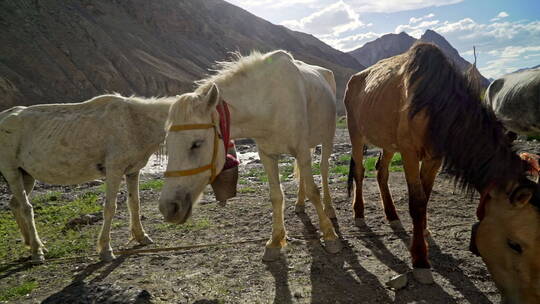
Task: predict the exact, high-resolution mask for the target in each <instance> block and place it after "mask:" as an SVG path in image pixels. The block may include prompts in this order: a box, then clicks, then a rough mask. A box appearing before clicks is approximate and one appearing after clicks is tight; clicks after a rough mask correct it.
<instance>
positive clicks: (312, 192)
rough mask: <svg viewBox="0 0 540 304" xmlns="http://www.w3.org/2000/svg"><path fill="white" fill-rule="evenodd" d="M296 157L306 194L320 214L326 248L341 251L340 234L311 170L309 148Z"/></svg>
mask: <svg viewBox="0 0 540 304" xmlns="http://www.w3.org/2000/svg"><path fill="white" fill-rule="evenodd" d="M296 159H297V161H298V168H299V169H300V174H301V176H302V179H303V180H304V187H305V189H306V195H307V197H308V198H309V200H310V201H311V203H313V206H314V207H315V210H316V211H317V215H318V216H319V225H320V227H321V230H322V233H323V239H324V241H325V245H326V250H327V251H328V252H330V253H337V252H339V251H341V243H340V242H339V239H338V236H337V234H336V232H335V231H334V226H333V225H332V222H331V221H330V219H329V218H328V216H327V215H326V213H325V211H324V207H323V205H322V203H321V194H320V193H319V189H318V188H317V185H316V184H315V181H314V179H313V173H312V172H311V153H310V151H309V149H305V151H301V152H300V153H298V155H297V156H296Z"/></svg>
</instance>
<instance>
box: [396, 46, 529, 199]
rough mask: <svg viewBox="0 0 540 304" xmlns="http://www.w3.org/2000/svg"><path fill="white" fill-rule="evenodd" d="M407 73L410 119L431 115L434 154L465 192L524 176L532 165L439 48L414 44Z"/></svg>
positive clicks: (428, 130)
mask: <svg viewBox="0 0 540 304" xmlns="http://www.w3.org/2000/svg"><path fill="white" fill-rule="evenodd" d="M403 71H404V77H405V87H406V88H407V91H408V94H409V98H411V102H410V109H409V115H410V116H409V117H410V118H413V117H414V116H415V115H416V114H418V113H419V112H421V111H424V113H425V114H427V117H428V119H429V121H428V127H427V134H426V136H427V137H428V139H427V140H428V142H430V144H431V148H432V152H433V153H434V154H435V155H437V156H438V157H442V158H443V169H444V170H446V171H447V172H448V173H450V174H451V175H453V176H454V182H455V183H456V184H457V185H458V186H459V187H460V188H461V189H462V190H466V192H468V193H469V194H472V193H473V191H474V189H476V190H479V191H480V190H483V189H484V188H485V187H486V186H487V185H488V184H490V183H492V182H497V183H505V182H508V181H511V180H520V179H521V178H522V177H524V176H525V173H526V171H527V170H528V164H527V163H525V162H524V161H522V160H521V159H520V158H519V156H518V155H517V154H516V153H515V151H514V150H513V148H512V145H511V143H510V140H509V139H508V138H507V136H506V135H505V134H504V129H503V126H502V124H501V123H500V122H499V121H498V120H497V119H496V117H495V114H494V113H493V111H492V110H491V109H489V108H487V107H486V106H485V105H484V104H483V103H482V102H481V100H480V96H477V94H475V93H474V92H473V91H472V90H471V86H470V84H469V83H468V82H467V80H466V78H465V77H464V76H463V75H462V73H460V72H458V71H457V69H456V68H455V67H454V65H453V64H452V63H450V62H449V61H448V59H447V58H446V56H445V55H444V54H443V53H442V51H441V50H440V49H439V48H438V47H436V46H435V45H433V44H428V43H418V44H415V45H413V47H411V49H410V50H409V51H408V53H407V61H406V63H405V65H404V67H403Z"/></svg>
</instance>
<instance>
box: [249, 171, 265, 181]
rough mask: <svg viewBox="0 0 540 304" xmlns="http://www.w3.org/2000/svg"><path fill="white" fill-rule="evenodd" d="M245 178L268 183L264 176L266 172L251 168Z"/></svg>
mask: <svg viewBox="0 0 540 304" xmlns="http://www.w3.org/2000/svg"><path fill="white" fill-rule="evenodd" d="M247 176H250V177H255V178H256V179H258V180H259V182H261V183H267V182H268V176H267V175H266V172H264V169H258V168H251V169H249V171H248V172H247Z"/></svg>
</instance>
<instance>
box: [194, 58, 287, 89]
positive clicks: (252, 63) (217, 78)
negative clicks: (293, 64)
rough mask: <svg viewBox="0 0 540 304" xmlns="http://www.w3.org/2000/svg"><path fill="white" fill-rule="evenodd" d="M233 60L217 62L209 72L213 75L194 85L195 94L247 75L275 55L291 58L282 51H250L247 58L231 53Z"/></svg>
mask: <svg viewBox="0 0 540 304" xmlns="http://www.w3.org/2000/svg"><path fill="white" fill-rule="evenodd" d="M231 54H232V57H233V60H231V61H217V62H216V64H215V66H214V68H213V69H211V70H210V71H213V72H216V74H214V75H210V76H208V77H206V78H203V79H201V80H198V81H196V82H195V84H197V85H198V87H197V89H196V90H195V92H196V93H202V92H205V91H207V90H208V89H209V88H210V87H211V86H212V83H215V82H219V83H226V82H228V81H230V80H231V79H233V78H234V77H235V76H236V75H241V74H245V73H249V72H250V71H252V70H254V69H256V67H257V66H258V65H260V64H261V63H263V62H265V61H269V62H271V61H272V59H271V58H273V57H274V56H275V55H278V56H280V55H285V56H287V57H289V58H290V59H291V60H293V59H294V58H293V56H292V55H291V54H290V53H289V52H287V51H284V50H276V51H272V52H268V53H261V52H259V51H257V50H253V51H251V53H250V54H249V55H247V56H242V54H240V53H239V52H232V53H231Z"/></svg>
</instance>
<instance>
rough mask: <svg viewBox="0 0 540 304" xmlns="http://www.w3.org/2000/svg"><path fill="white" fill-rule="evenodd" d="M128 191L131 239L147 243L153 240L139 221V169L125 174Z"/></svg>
mask: <svg viewBox="0 0 540 304" xmlns="http://www.w3.org/2000/svg"><path fill="white" fill-rule="evenodd" d="M126 186H127V191H128V209H129V215H130V222H129V230H130V231H131V237H132V239H135V240H136V241H137V242H138V243H139V244H141V245H149V244H152V243H153V242H154V241H152V239H151V238H150V237H149V236H148V235H147V234H146V232H145V231H144V228H143V226H142V223H141V215H140V208H141V206H140V200H139V171H137V172H136V173H132V174H127V175H126Z"/></svg>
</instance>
